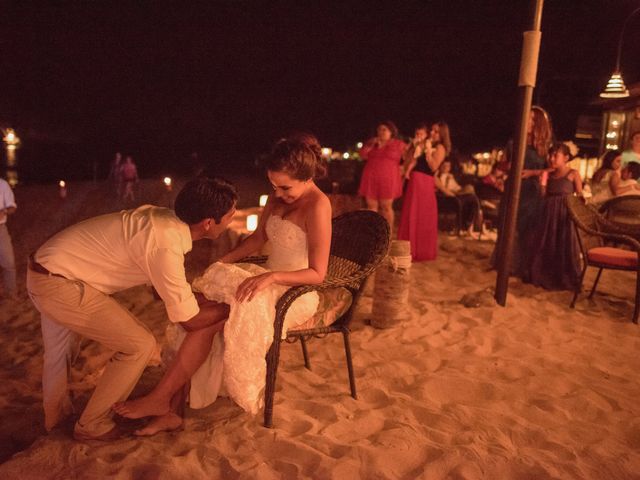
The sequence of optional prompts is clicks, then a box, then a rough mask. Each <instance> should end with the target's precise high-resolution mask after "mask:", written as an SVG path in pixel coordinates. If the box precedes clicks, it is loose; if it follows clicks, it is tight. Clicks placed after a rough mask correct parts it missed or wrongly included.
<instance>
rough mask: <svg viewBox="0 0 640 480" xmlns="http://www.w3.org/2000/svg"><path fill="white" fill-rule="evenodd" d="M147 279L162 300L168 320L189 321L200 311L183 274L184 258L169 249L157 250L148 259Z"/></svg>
mask: <svg viewBox="0 0 640 480" xmlns="http://www.w3.org/2000/svg"><path fill="white" fill-rule="evenodd" d="M147 261H148V264H147V266H148V270H149V277H150V280H151V283H152V284H153V287H154V288H155V289H156V291H157V292H158V295H160V298H162V301H163V302H164V305H165V308H166V309H167V315H168V316H169V320H170V321H172V322H174V323H178V322H186V321H187V320H190V319H191V318H193V317H194V316H195V315H197V314H198V312H199V311H200V307H199V306H198V302H197V300H196V297H195V296H194V295H193V291H192V290H191V286H190V285H189V283H188V282H187V279H186V277H185V272H184V256H183V255H180V254H179V253H178V252H176V251H174V250H172V249H169V248H158V249H156V250H155V251H154V252H153V253H152V254H151V255H149V257H148V259H147Z"/></svg>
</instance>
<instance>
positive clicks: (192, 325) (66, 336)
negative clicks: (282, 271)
mask: <svg viewBox="0 0 640 480" xmlns="http://www.w3.org/2000/svg"><path fill="white" fill-rule="evenodd" d="M236 201H237V193H236V190H235V187H234V186H233V185H231V184H230V183H228V182H226V181H224V180H222V179H217V178H198V179H196V180H192V181H190V182H188V183H187V184H186V185H185V186H184V188H183V189H182V190H181V191H180V192H179V193H178V195H177V197H176V200H175V211H174V210H170V209H167V208H161V207H155V206H151V205H144V206H142V207H139V208H137V209H133V210H124V211H121V212H117V213H111V214H107V215H102V216H99V217H94V218H91V219H88V220H85V221H83V222H80V223H78V224H76V225H72V226H71V227H68V228H67V229H65V230H63V231H61V232H60V233H58V234H56V235H54V236H53V237H52V238H50V239H49V240H47V241H46V242H45V243H44V244H43V245H42V246H41V247H40V248H39V249H38V250H37V251H36V252H35V254H33V255H31V257H30V261H29V269H28V271H27V291H28V293H29V297H30V298H31V300H32V302H33V304H34V305H35V306H36V308H37V309H38V310H39V311H40V314H41V326H42V338H43V343H44V365H43V375H42V389H43V403H44V412H45V428H46V429H47V430H51V429H52V428H53V427H54V426H55V425H56V424H57V423H58V422H59V421H60V420H61V419H62V417H63V416H64V415H65V413H67V412H68V411H69V407H70V401H69V397H68V392H67V368H68V358H69V353H70V347H71V344H72V340H73V336H74V334H79V335H82V336H84V337H87V338H90V339H92V340H95V341H97V342H98V343H100V344H102V345H104V346H105V347H107V348H109V349H111V350H114V351H115V353H114V355H113V356H112V357H111V360H110V361H109V363H108V364H107V366H106V368H105V370H104V373H103V374H102V376H101V377H100V380H99V381H98V384H97V385H96V389H95V391H94V393H93V395H92V396H91V398H90V399H89V402H88V403H87V406H86V408H85V410H84V412H83V413H82V415H81V416H80V418H79V419H78V421H77V423H76V425H75V428H74V437H75V438H76V439H77V440H112V439H115V438H118V437H119V436H120V435H121V432H120V431H119V429H118V427H117V426H116V425H115V423H114V421H113V419H112V416H113V412H112V410H111V407H112V405H113V404H114V403H116V402H119V401H123V400H125V399H126V398H127V397H128V396H129V394H130V393H131V391H132V390H133V387H134V386H135V384H136V383H137V382H138V379H139V378H140V376H141V375H142V372H143V370H144V368H145V366H146V365H147V362H148V361H149V359H150V358H151V355H152V354H153V352H154V350H155V345H156V342H155V339H154V337H153V335H152V333H151V332H150V331H149V329H148V328H147V327H146V326H144V325H143V324H142V323H140V322H139V321H138V320H137V319H136V318H135V317H134V316H133V315H132V314H131V312H129V311H128V310H127V309H126V308H124V307H123V306H121V305H120V304H119V303H118V302H116V301H115V300H114V299H113V298H112V297H111V296H110V294H112V293H114V292H117V291H120V290H124V289H126V288H130V287H133V286H136V285H142V284H148V283H150V284H152V285H153V287H154V288H155V289H156V291H157V292H158V294H159V295H160V297H161V298H162V300H163V302H164V304H165V308H166V310H167V315H168V317H169V320H170V321H171V322H174V323H179V324H180V326H181V327H182V328H183V329H184V330H186V332H187V334H186V337H185V340H184V343H185V344H186V345H188V346H190V349H193V350H196V349H197V348H198V347H199V346H200V345H201V344H205V345H209V346H210V345H211V342H212V340H213V337H214V336H215V334H216V333H217V332H219V331H220V330H222V327H223V325H224V322H225V320H226V318H227V316H228V312H229V307H228V305H226V304H223V303H216V302H209V301H207V300H205V299H204V297H202V296H198V297H196V296H195V295H194V293H193V292H192V290H191V286H190V285H189V283H188V282H187V280H186V277H185V269H184V255H185V254H186V253H187V252H189V251H190V250H191V248H192V243H193V242H194V241H196V240H200V239H203V238H208V239H215V238H217V237H218V236H219V235H220V234H221V233H222V232H223V231H224V230H225V229H226V228H227V226H228V224H229V223H230V221H231V219H232V217H233V214H234V213H235V204H236ZM194 345H195V346H194ZM185 361H186V362H187V363H188V362H189V361H192V359H190V358H188V357H187V358H186V359H185Z"/></svg>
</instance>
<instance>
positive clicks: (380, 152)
mask: <svg viewBox="0 0 640 480" xmlns="http://www.w3.org/2000/svg"><path fill="white" fill-rule="evenodd" d="M397 136H398V129H397V128H396V126H395V124H394V123H393V122H391V121H389V120H386V121H383V122H380V123H379V124H378V127H377V128H376V136H375V137H373V138H370V139H369V140H367V142H366V143H365V144H364V146H363V147H362V148H361V149H360V156H361V157H362V158H363V159H364V160H366V164H365V167H364V170H363V172H362V179H361V181H360V189H359V190H358V193H359V194H360V195H362V196H363V197H364V198H365V200H366V202H367V208H368V209H369V210H373V211H374V212H378V213H380V214H381V215H382V216H383V217H384V218H385V219H386V220H387V222H389V226H390V227H391V229H392V230H393V226H394V214H393V200H394V199H396V198H399V197H401V196H402V167H401V166H400V162H401V160H402V154H403V153H404V151H405V149H406V148H407V145H406V144H405V143H404V142H403V141H402V140H398V139H397V138H396V137H397Z"/></svg>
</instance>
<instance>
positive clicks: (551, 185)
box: [525, 143, 582, 290]
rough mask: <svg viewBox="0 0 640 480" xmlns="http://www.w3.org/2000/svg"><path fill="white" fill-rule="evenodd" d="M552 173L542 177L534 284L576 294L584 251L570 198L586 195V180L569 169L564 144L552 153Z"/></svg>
mask: <svg viewBox="0 0 640 480" xmlns="http://www.w3.org/2000/svg"><path fill="white" fill-rule="evenodd" d="M549 154H550V159H551V168H553V170H552V171H551V172H546V171H545V173H543V174H542V178H541V182H540V183H541V187H542V193H543V202H542V208H541V215H540V217H539V218H538V222H537V225H536V228H535V229H534V234H533V237H532V243H531V252H532V254H531V266H530V268H529V271H530V278H529V279H525V280H530V282H531V283H533V284H534V285H537V286H539V287H544V288H546V289H547V290H575V289H576V288H578V286H579V284H580V250H579V248H578V239H577V237H576V232H575V229H574V228H573V225H571V218H570V217H569V212H568V209H567V204H566V200H565V199H566V197H567V196H568V195H573V194H574V193H576V194H577V195H581V194H582V179H581V178H580V174H579V173H578V171H577V170H573V169H572V168H571V167H569V166H568V165H567V162H568V161H569V160H570V158H571V154H570V152H569V148H568V147H567V146H566V145H565V144H564V143H559V144H556V145H554V146H553V147H552V149H551V151H550V152H549Z"/></svg>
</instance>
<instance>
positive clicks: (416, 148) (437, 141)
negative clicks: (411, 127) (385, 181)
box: [398, 122, 451, 262]
mask: <svg viewBox="0 0 640 480" xmlns="http://www.w3.org/2000/svg"><path fill="white" fill-rule="evenodd" d="M449 153H451V140H450V137H449V126H448V125H447V124H446V123H444V122H438V123H434V124H433V126H432V127H431V132H430V134H429V135H428V134H427V126H426V125H419V126H418V128H416V132H415V136H414V138H413V141H412V142H411V147H410V148H409V149H408V150H407V153H406V154H405V159H406V161H407V162H408V165H407V169H406V172H405V178H407V179H408V180H409V185H408V186H407V192H406V194H405V197H404V202H403V204H402V215H401V217H400V228H399V230H398V239H399V240H409V242H410V243H411V257H412V259H413V261H414V262H421V261H425V260H435V259H436V255H437V253H438V204H437V203H436V187H435V183H434V178H433V174H434V173H435V172H436V171H437V170H438V167H440V164H441V163H442V162H443V161H444V159H445V158H446V157H447V156H448V155H449Z"/></svg>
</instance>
